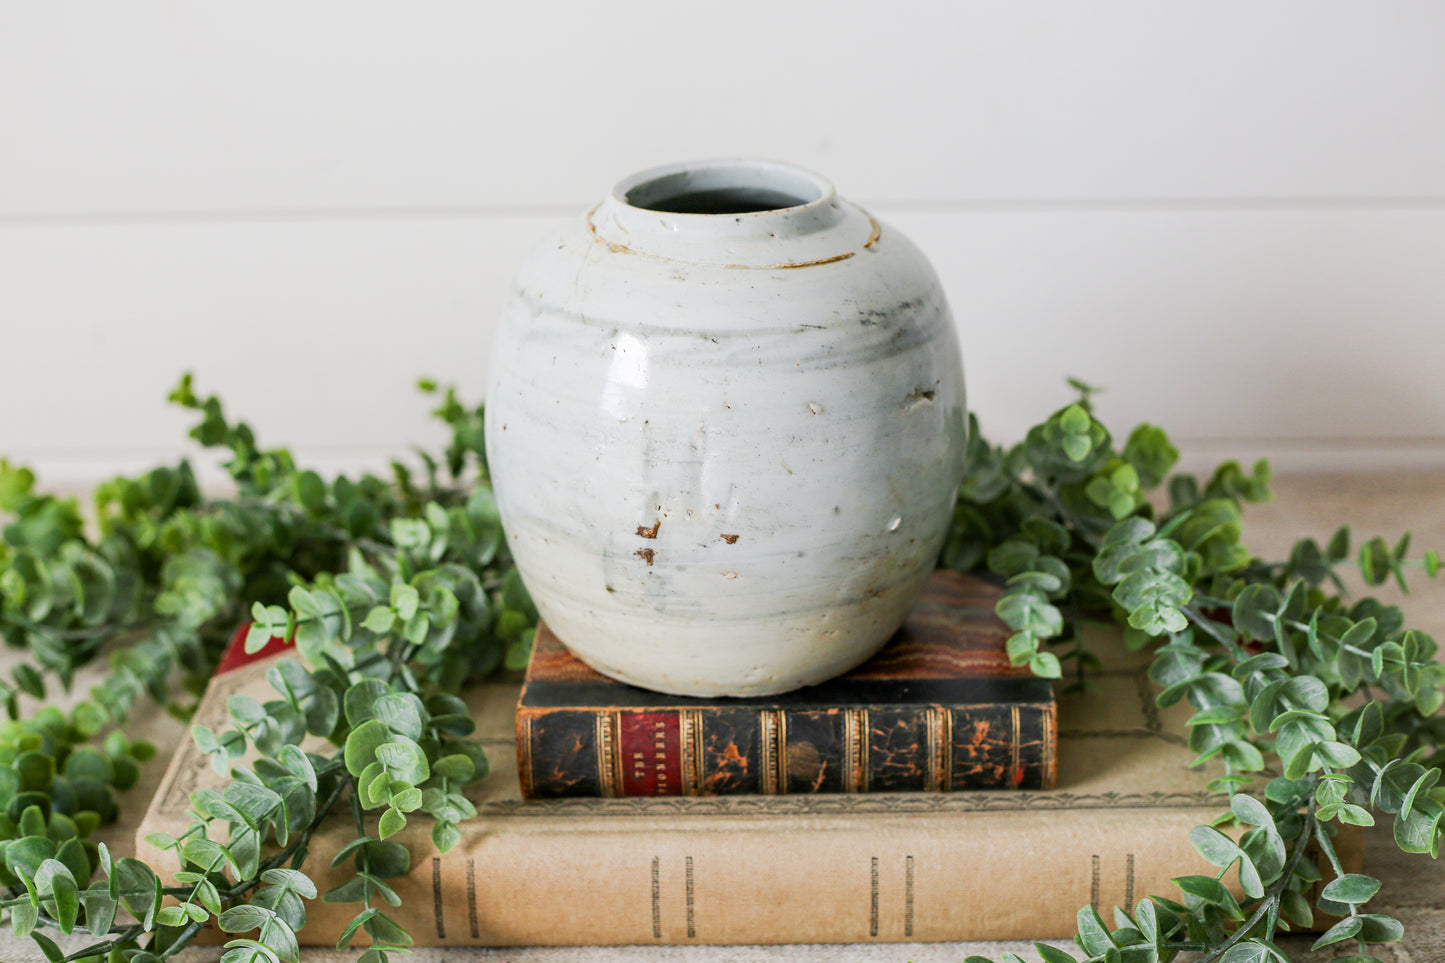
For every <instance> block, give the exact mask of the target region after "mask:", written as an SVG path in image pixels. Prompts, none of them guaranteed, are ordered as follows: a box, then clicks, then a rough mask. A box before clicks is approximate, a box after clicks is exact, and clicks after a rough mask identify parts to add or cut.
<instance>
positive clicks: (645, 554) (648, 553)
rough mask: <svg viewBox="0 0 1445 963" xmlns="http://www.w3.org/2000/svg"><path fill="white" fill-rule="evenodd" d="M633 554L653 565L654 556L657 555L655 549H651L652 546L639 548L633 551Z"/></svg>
mask: <svg viewBox="0 0 1445 963" xmlns="http://www.w3.org/2000/svg"><path fill="white" fill-rule="evenodd" d="M632 554H633V555H636V556H637V557H638V558H640V559H642V560H643V561H644V562H646V563H647V564H648V565H651V564H652V560H653V558H654V557H655V556H656V555H657V553H656V552H654V551H653V550H652V549H650V548H639V549H638V550H637V551H635V552H633V553H632Z"/></svg>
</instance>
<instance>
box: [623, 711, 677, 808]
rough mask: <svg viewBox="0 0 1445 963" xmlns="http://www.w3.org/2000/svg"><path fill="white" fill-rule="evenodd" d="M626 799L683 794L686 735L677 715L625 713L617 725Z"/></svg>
mask: <svg viewBox="0 0 1445 963" xmlns="http://www.w3.org/2000/svg"><path fill="white" fill-rule="evenodd" d="M617 730H618V732H617V734H618V737H619V738H618V748H619V749H620V750H621V752H620V755H621V763H622V794H623V795H624V796H681V795H682V732H681V726H680V723H679V721H678V714H677V713H676V712H623V713H621V714H620V717H619V719H618V726H617Z"/></svg>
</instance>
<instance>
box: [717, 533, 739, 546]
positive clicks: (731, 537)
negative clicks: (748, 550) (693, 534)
mask: <svg viewBox="0 0 1445 963" xmlns="http://www.w3.org/2000/svg"><path fill="white" fill-rule="evenodd" d="M718 538H720V539H722V540H723V541H725V542H727V543H728V544H729V545H736V544H737V543H738V536H737V535H719V536H718Z"/></svg>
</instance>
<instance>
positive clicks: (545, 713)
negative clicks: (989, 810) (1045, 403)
mask: <svg viewBox="0 0 1445 963" xmlns="http://www.w3.org/2000/svg"><path fill="white" fill-rule="evenodd" d="M993 598H994V592H993V590H992V589H991V588H990V587H989V586H986V585H983V584H982V583H978V582H975V581H971V580H966V579H964V578H962V577H961V576H957V575H955V574H952V573H946V572H943V573H938V574H937V575H935V576H934V577H933V580H932V581H931V583H930V585H929V588H928V590H927V592H926V593H925V595H924V597H923V599H922V600H921V601H920V603H919V605H918V607H917V608H916V609H915V610H914V613H913V616H912V617H911V618H910V619H909V621H908V623H907V624H906V625H905V626H904V628H903V629H902V630H901V631H900V632H899V634H898V635H897V636H896V637H895V638H894V639H893V640H892V641H891V642H890V643H889V645H888V646H887V647H886V648H885V649H884V651H883V652H881V653H880V654H879V655H878V656H876V657H875V658H874V659H872V660H870V661H869V662H867V663H865V664H864V665H863V666H861V667H860V668H859V669H857V670H855V671H853V672H851V673H849V674H848V675H846V676H844V677H842V678H840V679H836V680H833V681H831V682H828V683H824V684H822V685H818V686H811V687H809V688H806V689H802V690H799V691H797V692H793V693H788V694H786V695H782V696H770V697H763V698H749V699H715V700H702V699H685V698H681V697H678V696H667V695H659V694H656V693H651V692H646V691H644V690H641V689H637V688H634V687H631V686H627V685H623V684H621V683H617V682H613V681H611V680H609V679H606V678H604V677H603V676H601V675H599V674H597V673H595V672H593V671H592V670H591V669H589V668H588V667H587V666H586V665H584V664H582V663H581V662H580V661H578V660H577V659H576V658H574V657H573V656H572V655H571V654H570V653H568V651H567V650H566V648H565V647H564V646H563V645H562V643H561V641H560V640H558V639H557V637H556V636H555V635H553V634H552V633H551V632H550V631H549V630H547V628H546V627H545V626H544V627H543V628H542V629H540V630H539V631H538V634H537V641H536V643H535V646H534V650H533V656H532V662H531V666H530V667H529V670H528V674H527V680H526V683H525V684H524V686H523V690H522V697H521V700H520V703H519V706H518V711H517V749H518V759H519V766H520V769H521V772H520V773H519V775H520V778H521V781H522V786H523V790H524V792H525V793H526V794H527V795H528V796H529V797H531V798H550V797H566V796H708V795H740V794H762V795H777V794H783V793H847V792H854V793H857V792H910V791H934V792H947V791H957V790H966V789H1049V788H1052V787H1053V785H1054V778H1055V769H1056V766H1055V752H1056V746H1057V729H1058V726H1057V717H1056V712H1055V703H1054V698H1053V693H1052V691H1051V689H1050V687H1049V685H1048V683H1047V682H1045V681H1043V680H1041V679H1036V678H1033V677H1032V676H1031V675H1029V673H1028V671H1027V669H1019V668H1015V667H1014V666H1011V665H1010V664H1009V662H1008V658H1007V656H1006V654H1005V652H1004V642H1005V640H1006V638H1007V636H1008V629H1007V628H1006V627H1005V626H1004V625H1003V624H1002V623H1001V622H999V621H998V620H997V619H996V618H995V617H994V615H993V605H992V600H993Z"/></svg>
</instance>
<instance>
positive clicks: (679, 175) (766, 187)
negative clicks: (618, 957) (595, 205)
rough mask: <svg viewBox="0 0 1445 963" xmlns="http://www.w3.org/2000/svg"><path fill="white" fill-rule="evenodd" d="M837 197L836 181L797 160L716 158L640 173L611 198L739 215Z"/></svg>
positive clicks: (676, 211)
mask: <svg viewBox="0 0 1445 963" xmlns="http://www.w3.org/2000/svg"><path fill="white" fill-rule="evenodd" d="M835 197H836V192H835V191H834V188H833V184H832V182H831V181H829V180H828V179H827V178H825V177H823V176H822V175H820V174H817V173H814V172H813V171H811V170H808V169H807V168H805V167H801V166H799V165H797V164H789V163H786V162H783V161H773V160H763V159H752V158H716V159H712V160H703V161H684V162H680V163H675V164H665V165H661V166H658V167H651V168H648V169H646V170H643V171H639V172H637V173H635V174H632V175H630V176H628V177H625V178H623V179H622V180H620V181H618V182H617V184H616V186H614V187H613V189H612V197H611V200H613V201H614V202H615V203H616V204H619V205H621V206H623V207H628V208H632V209H634V210H640V211H651V212H655V213H661V214H666V215H668V216H670V217H685V218H714V217H730V218H738V217H751V216H766V215H769V214H773V215H775V214H778V213H780V212H790V213H792V212H800V211H803V210H806V209H809V208H819V207H824V206H827V205H828V204H830V203H831V202H832V201H833V200H834V198H835Z"/></svg>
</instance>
